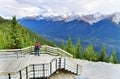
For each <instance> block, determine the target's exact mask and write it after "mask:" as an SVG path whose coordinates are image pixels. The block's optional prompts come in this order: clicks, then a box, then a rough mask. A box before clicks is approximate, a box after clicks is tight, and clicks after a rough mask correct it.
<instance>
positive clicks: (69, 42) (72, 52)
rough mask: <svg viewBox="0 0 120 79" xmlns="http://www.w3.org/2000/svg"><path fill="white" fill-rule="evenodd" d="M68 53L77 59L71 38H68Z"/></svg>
mask: <svg viewBox="0 0 120 79" xmlns="http://www.w3.org/2000/svg"><path fill="white" fill-rule="evenodd" d="M67 52H69V53H71V54H72V55H73V56H74V57H75V49H74V47H73V45H72V40H71V37H69V38H68V44H67Z"/></svg>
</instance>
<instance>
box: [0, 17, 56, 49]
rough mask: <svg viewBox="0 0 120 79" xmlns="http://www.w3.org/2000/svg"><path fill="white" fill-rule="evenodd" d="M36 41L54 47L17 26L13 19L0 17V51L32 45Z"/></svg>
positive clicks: (22, 27)
mask: <svg viewBox="0 0 120 79" xmlns="http://www.w3.org/2000/svg"><path fill="white" fill-rule="evenodd" d="M36 41H38V42H40V44H47V45H51V46H54V44H53V43H51V42H49V41H47V40H46V39H44V38H43V37H41V36H39V35H37V34H35V33H33V32H32V31H30V30H28V29H27V28H25V27H24V26H21V25H19V24H18V23H17V21H16V18H15V17H13V19H12V20H5V19H3V18H2V17H0V49H16V48H23V47H27V46H30V45H34V43H35V42H36Z"/></svg>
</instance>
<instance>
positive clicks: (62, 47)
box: [61, 41, 65, 50]
mask: <svg viewBox="0 0 120 79" xmlns="http://www.w3.org/2000/svg"><path fill="white" fill-rule="evenodd" d="M61 49H63V50H65V44H64V41H62V44H61Z"/></svg>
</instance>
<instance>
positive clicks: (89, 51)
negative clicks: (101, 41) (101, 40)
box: [83, 45, 96, 61]
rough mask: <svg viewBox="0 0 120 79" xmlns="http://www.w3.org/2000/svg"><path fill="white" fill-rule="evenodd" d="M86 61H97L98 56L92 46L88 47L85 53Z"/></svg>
mask: <svg viewBox="0 0 120 79" xmlns="http://www.w3.org/2000/svg"><path fill="white" fill-rule="evenodd" d="M83 57H84V59H87V60H90V61H95V60H96V55H95V53H94V49H93V46H92V45H88V46H87V47H86V48H85V50H84V53H83Z"/></svg>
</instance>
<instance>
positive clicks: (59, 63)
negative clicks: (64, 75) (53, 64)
mask: <svg viewBox="0 0 120 79" xmlns="http://www.w3.org/2000/svg"><path fill="white" fill-rule="evenodd" d="M60 68H61V58H59V69H60Z"/></svg>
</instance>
